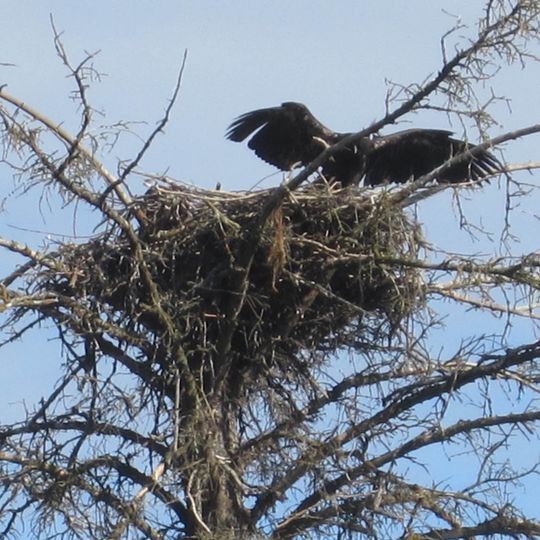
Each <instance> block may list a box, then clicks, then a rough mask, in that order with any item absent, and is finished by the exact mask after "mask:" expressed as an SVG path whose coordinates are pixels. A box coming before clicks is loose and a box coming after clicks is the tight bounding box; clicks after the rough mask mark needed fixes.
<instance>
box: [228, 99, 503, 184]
mask: <svg viewBox="0 0 540 540" xmlns="http://www.w3.org/2000/svg"><path fill="white" fill-rule="evenodd" d="M349 135H351V134H350V133H338V132H335V131H332V130H330V129H328V128H327V127H326V126H324V125H323V124H321V122H319V121H318V120H317V119H316V118H315V117H314V116H313V114H311V112H310V111H309V109H308V108H307V107H306V106H305V105H303V104H302V103H295V102H286V103H283V104H282V105H281V106H279V107H270V108H266V109H258V110H255V111H251V112H248V113H245V114H243V115H241V116H239V117H238V118H237V119H236V120H234V122H233V123H232V124H231V125H230V126H229V129H228V131H227V138H228V139H230V140H232V141H235V142H241V141H243V140H245V139H247V138H248V137H249V141H248V146H249V148H251V149H252V150H253V151H254V152H255V153H256V154H257V156H259V157H260V158H261V159H263V160H264V161H267V162H268V163H270V164H272V165H274V166H276V167H278V168H279V169H281V170H283V171H289V170H291V169H293V168H294V167H297V166H305V165H307V164H309V163H311V162H312V161H313V160H314V159H315V158H316V157H317V156H319V155H320V154H321V152H322V151H323V150H324V149H325V148H326V147H328V146H331V145H333V144H336V143H337V142H339V141H341V140H342V139H344V138H345V137H347V136H349ZM474 148H475V145H473V144H469V143H467V142H466V141H462V140H459V139H455V138H453V137H452V132H450V131H445V130H440V129H407V130H404V131H398V132H396V133H392V134H390V135H384V136H373V137H364V138H361V139H359V140H356V141H355V142H353V143H351V144H349V145H346V146H345V147H344V148H343V149H340V150H339V151H337V152H336V153H334V154H333V155H332V156H331V157H330V158H329V159H328V160H327V161H326V162H325V163H323V165H322V168H321V173H322V174H323V176H324V177H325V178H326V179H327V180H328V181H329V182H339V183H340V184H341V185H342V186H349V185H356V184H358V183H360V181H361V180H362V179H363V181H364V184H365V185H369V186H377V185H380V184H385V183H390V182H397V183H404V182H407V181H409V180H414V179H417V178H419V177H421V176H423V175H425V174H428V173H430V172H431V171H433V170H434V169H436V168H437V167H439V166H440V165H443V164H444V163H445V162H446V161H448V160H449V159H451V158H452V157H454V156H456V155H459V154H462V153H465V154H467V157H466V158H465V159H463V160H460V161H459V163H456V164H455V165H451V166H450V167H449V168H447V169H446V170H445V171H444V172H443V173H442V174H441V175H440V177H438V178H437V180H438V181H439V182H446V183H452V184H454V183H460V182H469V181H478V180H481V179H483V178H485V177H487V176H490V175H493V174H496V173H497V172H499V171H500V170H501V166H500V163H499V162H498V161H497V159H496V158H495V156H494V155H493V154H492V153H491V152H489V151H487V150H481V151H478V152H475V153H474V154H472V153H470V150H472V149H474Z"/></svg>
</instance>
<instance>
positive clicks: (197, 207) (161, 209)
mask: <svg viewBox="0 0 540 540" xmlns="http://www.w3.org/2000/svg"><path fill="white" fill-rule="evenodd" d="M269 195H270V191H259V192H252V193H225V192H219V191H206V190H200V189H194V188H191V187H186V186H181V185H171V184H163V185H159V186H156V187H153V188H151V189H150V190H149V191H148V192H147V193H146V194H145V195H144V196H142V197H140V198H139V199H138V200H137V201H136V207H137V208H138V209H140V210H142V212H143V213H144V216H145V219H144V225H143V226H140V227H139V230H138V234H139V236H140V238H141V244H140V245H141V246H142V253H143V255H144V263H141V261H138V260H137V259H136V258H135V257H134V249H133V246H132V245H131V244H130V242H129V241H128V240H127V238H126V235H125V234H124V233H123V232H122V231H121V230H120V229H119V228H117V227H113V228H112V229H111V230H109V231H107V232H106V233H103V234H102V235H100V236H99V237H97V238H95V239H93V240H92V241H91V242H88V243H86V244H66V245H64V246H62V248H61V250H60V257H61V258H62V259H63V262H64V263H65V264H66V265H67V266H68V267H69V268H72V269H73V274H71V276H65V275H59V274H52V273H48V274H46V275H45V276H44V278H45V279H43V280H42V281H41V284H40V287H41V288H43V289H46V290H48V291H51V290H55V291H61V292H62V293H63V294H69V296H70V297H76V298H77V300H79V301H80V302H84V303H89V304H90V305H91V306H92V307H93V308H94V309H95V308H96V307H97V308H98V310H99V313H101V314H102V315H101V317H102V318H103V317H107V318H108V319H109V320H111V321H112V322H114V323H115V324H116V325H121V326H122V327H123V328H126V329H129V330H130V331H131V332H133V331H136V332H140V333H143V335H144V336H145V337H149V335H152V336H151V337H152V338H153V341H154V342H155V338H156V337H157V338H158V339H161V338H162V337H163V336H164V335H165V334H166V333H167V332H168V333H170V332H171V329H170V328H165V327H164V326H163V324H162V322H161V321H160V319H159V317H158V316H157V315H156V310H155V309H154V308H152V302H151V297H150V294H149V290H148V287H147V285H146V284H145V280H144V279H143V278H142V277H141V276H142V271H141V264H144V265H146V267H147V268H148V269H149V270H150V273H151V276H152V279H153V281H154V282H155V284H156V286H157V290H158V291H159V296H160V309H163V310H164V312H166V313H167V314H168V315H169V316H170V318H171V320H173V321H174V325H175V328H174V332H175V335H176V336H181V342H182V346H183V349H184V350H185V351H187V352H188V355H189V357H190V358H191V359H192V360H193V361H196V362H197V363H198V365H200V363H201V362H202V361H203V360H202V357H203V356H204V355H206V356H208V354H210V355H212V354H213V353H215V352H216V351H215V345H216V343H217V341H218V339H219V335H220V332H221V331H222V329H223V324H224V322H225V318H226V313H227V309H226V306H227V303H228V302H230V301H231V297H232V295H238V294H241V293H242V291H239V290H232V285H231V283H233V281H234V279H233V278H234V276H235V275H236V273H237V272H238V271H239V270H241V269H239V268H238V260H239V256H240V255H241V254H242V253H243V250H245V249H246V242H245V239H246V233H248V232H250V231H252V230H253V228H254V227H255V225H256V223H257V220H258V216H259V215H260V211H261V208H262V207H263V205H264V203H265V202H266V200H267V198H268V196H269ZM419 236H420V235H419V232H418V230H417V226H416V225H415V224H414V223H412V222H411V221H410V220H409V219H408V218H407V216H406V215H405V214H404V212H403V211H402V210H401V209H400V208H399V207H397V206H396V205H395V204H392V203H391V199H390V198H389V197H388V195H387V194H385V193H384V192H374V191H373V190H363V191H362V190H360V189H357V188H354V189H353V188H349V189H343V190H331V189H329V188H328V187H326V186H309V187H308V188H305V189H304V190H299V191H296V192H294V193H292V194H290V196H289V197H288V198H286V199H285V200H284V201H283V202H282V204H281V205H280V207H279V208H278V210H276V211H275V212H274V213H273V214H272V216H271V218H270V219H269V220H268V222H267V223H266V225H265V227H264V228H263V230H262V236H261V238H260V241H259V242H258V244H257V248H256V252H255V255H254V258H253V263H252V266H251V268H250V270H249V272H248V274H247V280H246V282H245V283H244V284H245V286H246V296H245V301H244V302H243V304H242V307H241V309H240V311H239V312H238V314H237V325H236V327H235V330H234V333H233V335H232V340H231V348H230V351H231V354H232V355H234V358H235V360H234V362H236V364H235V365H236V366H241V367H242V368H245V367H246V366H248V365H253V364H258V365H259V368H260V367H261V366H278V367H285V366H289V369H290V365H291V362H293V363H294V362H297V363H298V362H301V363H302V365H304V366H305V365H306V364H305V362H313V361H314V359H317V358H322V357H324V355H325V353H327V352H329V351H336V349H338V348H339V347H344V346H345V347H352V348H354V349H356V350H360V351H365V350H367V349H370V348H373V347H375V346H377V347H380V346H381V343H384V339H385V338H387V337H389V336H390V335H391V334H392V332H394V331H395V329H396V327H397V326H398V325H399V324H400V321H402V319H403V318H404V317H407V316H408V315H410V314H411V313H412V312H413V311H415V310H416V309H417V308H418V307H419V304H420V303H421V301H422V297H421V294H420V291H421V287H420V284H421V280H420V279H419V275H418V272H417V270H414V269H411V267H410V266H408V265H406V264H400V262H399V261H405V260H411V259H412V258H415V257H416V255H417V250H418V246H419ZM73 276H77V277H76V279H73ZM228 316H229V317H230V314H229V315H228ZM229 322H230V321H229ZM297 365H298V364H297Z"/></svg>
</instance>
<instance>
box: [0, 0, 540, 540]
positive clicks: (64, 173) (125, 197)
mask: <svg viewBox="0 0 540 540" xmlns="http://www.w3.org/2000/svg"><path fill="white" fill-rule="evenodd" d="M539 25H540V2H538V1H537V0H514V1H510V0H489V1H487V2H486V6H485V12H484V16H483V18H482V19H481V20H480V21H479V24H478V28H477V34H476V37H475V38H474V39H471V40H470V41H468V42H467V41H464V38H463V40H461V41H459V39H458V38H457V37H456V35H457V34H456V32H449V33H448V35H446V36H445V37H444V38H443V40H442V45H443V46H442V65H441V69H440V71H439V72H438V73H437V74H436V75H434V76H433V77H431V78H430V79H428V80H426V81H425V82H424V83H422V84H418V85H410V86H400V85H398V84H392V85H391V86H390V87H389V93H388V96H387V114H386V116H385V117H384V118H382V119H381V120H380V121H378V122H375V123H374V124H373V125H371V126H370V127H369V128H367V129H365V130H363V131H362V132H360V133H358V134H355V135H352V136H351V137H350V138H349V139H347V140H345V141H342V142H340V143H339V144H337V145H334V146H332V147H329V148H328V149H326V150H325V151H324V152H322V154H321V155H320V156H319V157H318V158H317V159H316V160H315V161H314V162H313V163H311V164H310V165H309V166H308V167H306V168H305V169H304V170H303V171H302V172H300V173H299V174H297V175H296V176H294V177H293V178H292V179H290V180H289V181H288V182H286V183H284V184H283V185H281V186H279V187H276V188H274V189H270V190H266V191H256V192H241V193H238V192H237V193H227V192H222V191H209V190H202V189H196V188H193V187H187V186H183V185H181V184H178V183H174V182H171V181H169V180H167V179H165V178H154V180H155V182H154V186H153V187H152V188H151V189H149V190H148V191H147V192H146V193H145V194H143V195H139V196H134V195H132V194H130V193H129V191H128V190H127V189H126V187H125V181H126V179H127V178H128V177H129V176H130V175H132V174H133V173H135V172H138V174H140V171H138V167H139V164H140V161H141V159H142V157H143V156H144V153H145V152H146V150H147V149H148V148H149V146H150V144H151V143H152V140H153V139H154V137H155V136H156V135H157V134H158V133H159V132H160V130H161V129H162V128H163V127H164V126H165V124H166V123H167V121H168V118H169V114H170V112H171V108H172V105H173V103H174V100H175V98H176V96H177V94H178V91H179V88H180V81H181V77H182V70H181V71H180V74H179V78H178V84H177V86H176V89H175V91H174V95H173V96H172V99H171V102H170V104H169V106H168V108H167V109H166V111H165V115H164V117H163V119H162V121H161V122H160V123H159V124H158V126H157V127H156V129H155V130H154V131H153V132H152V133H151V134H150V136H149V137H148V138H147V139H146V142H145V143H144V145H143V146H142V148H141V150H140V152H139V153H138V154H137V156H136V157H135V159H133V160H132V161H131V162H129V163H127V164H126V163H124V164H123V167H122V168H121V170H120V172H119V173H118V174H113V173H111V172H109V171H107V170H106V168H105V167H104V166H103V165H102V163H101V162H100V161H99V159H98V157H97V156H98V155H99V152H98V150H99V147H100V144H102V140H101V139H99V138H98V137H96V135H95V132H94V131H93V130H92V129H91V128H92V127H93V125H92V116H93V114H92V113H93V111H92V108H91V105H90V103H89V102H88V100H87V95H86V89H87V85H88V84H89V82H90V81H91V79H92V78H93V76H94V74H95V72H94V71H93V68H92V64H91V61H92V57H87V58H85V59H84V60H83V61H82V62H81V63H80V64H78V65H73V64H72V63H71V62H70V59H69V58H68V55H67V53H66V51H65V50H64V48H63V45H62V43H61V41H60V39H59V36H58V34H57V33H56V32H55V35H56V41H55V42H56V46H57V52H58V55H59V57H60V58H61V60H62V62H63V63H64V64H65V66H66V68H67V69H68V70H69V73H70V75H71V76H72V77H73V81H74V83H75V94H76V97H77V99H78V100H79V102H80V105H81V109H80V110H81V120H80V128H79V131H78V133H77V134H75V135H71V134H69V133H67V132H66V131H65V130H64V129H63V128H61V127H60V125H59V124H58V123H56V122H53V121H51V120H49V119H48V118H47V117H46V116H45V115H43V114H42V113H41V112H39V111H36V110H34V109H32V108H31V107H29V106H28V105H27V104H25V103H23V102H22V101H21V100H19V99H17V98H16V97H14V96H11V95H9V94H7V93H6V92H5V91H3V90H2V91H1V92H0V100H1V109H0V115H1V118H2V134H1V135H2V142H3V160H4V162H5V163H7V164H9V165H10V166H11V167H12V168H13V171H14V173H15V175H16V178H17V180H18V182H20V185H21V186H23V188H24V189H29V188H31V187H34V186H40V187H42V188H43V189H47V190H51V189H52V190H56V191H57V192H58V193H59V194H60V195H61V196H62V197H63V198H64V201H65V202H66V204H72V205H77V204H83V203H84V204H86V205H88V206H89V207H91V208H92V209H94V210H97V214H98V216H99V221H100V222H101V228H100V229H99V231H100V232H98V233H97V234H96V235H95V236H94V237H93V238H92V239H91V240H88V241H84V242H65V243H63V244H61V245H57V246H55V247H45V248H40V249H37V248H31V247H28V246H26V245H23V244H21V243H19V242H16V241H14V240H12V239H10V238H0V245H1V246H2V247H3V248H4V249H5V250H9V251H11V252H14V253H16V254H17V255H19V256H21V257H22V258H23V259H24V263H23V264H21V265H19V266H17V267H15V268H13V269H12V271H11V272H10V273H8V275H5V276H4V277H3V279H2V281H1V282H0V310H1V311H2V314H3V321H2V329H3V335H4V338H3V339H4V340H3V342H2V343H3V345H6V344H8V343H12V342H14V341H16V340H20V339H24V338H25V336H26V335H27V334H28V332H29V330H30V329H32V328H34V327H36V326H39V325H40V324H42V323H44V322H48V323H49V324H52V325H54V327H55V328H56V330H57V333H58V336H59V340H60V343H61V351H60V353H61V355H62V357H63V359H64V364H63V366H64V367H63V375H62V377H61V379H60V380H59V381H58V383H57V384H56V385H55V387H54V388H52V389H51V390H50V393H49V395H48V396H45V397H43V398H42V399H41V400H40V401H39V402H37V403H36V404H35V405H34V406H33V407H28V408H27V414H26V417H24V418H21V420H20V421H18V422H16V423H14V424H12V425H4V426H2V428H1V430H0V442H1V447H0V478H1V480H2V483H1V485H2V488H1V491H0V521H1V524H2V532H1V533H0V534H1V535H2V536H6V537H10V536H11V537H17V535H18V532H19V531H21V530H23V529H24V528H25V527H26V528H27V529H26V530H28V529H30V530H31V531H32V533H33V534H34V535H35V536H37V537H39V538H53V537H54V538H100V539H101V538H111V539H114V538H118V539H119V538H151V539H161V538H163V539H165V538H256V537H268V538H276V539H277V538H301V537H305V538H309V537H332V538H333V537H336V538H346V537H347V538H408V539H410V540H412V539H451V538H472V537H491V538H495V537H501V538H502V537H512V538H517V537H524V538H534V537H538V536H540V523H539V522H538V521H535V520H534V517H533V516H527V515H526V514H525V513H524V511H523V508H521V507H520V506H519V505H518V504H516V503H515V502H514V496H515V489H516V486H518V485H519V483H520V482H527V481H528V480H529V479H530V478H533V477H535V476H536V475H537V473H538V466H537V465H533V466H531V467H528V468H527V467H525V468H524V467H523V466H522V464H520V463H519V462H518V463H514V462H512V460H510V459H508V449H509V448H510V449H511V448H513V447H515V445H518V444H523V441H527V440H531V441H535V442H536V441H537V438H536V434H535V431H534V430H535V427H536V425H537V422H538V420H539V419H540V411H539V410H538V408H537V404H536V403H535V400H534V396H535V395H536V392H537V391H538V386H537V385H538V380H539V377H540V373H539V371H538V359H539V358H540V342H538V341H532V342H530V343H529V342H526V343H522V344H520V345H519V346H516V347H513V348H507V347H505V346H504V336H502V335H498V336H491V337H490V338H489V339H488V338H486V336H483V335H478V336H477V337H476V338H475V339H472V340H470V341H469V342H467V343H461V344H460V345H459V346H458V347H457V349H456V351H455V353H454V354H452V355H451V356H446V357H442V356H440V355H436V354H433V352H432V347H431V346H430V344H431V341H430V340H431V337H432V335H433V334H432V332H433V331H434V329H435V327H436V325H437V324H438V322H439V320H438V314H437V309H436V300H438V299H440V298H441V297H442V298H445V299H447V300H449V301H452V302H453V303H455V305H456V306H458V307H459V306H463V307H466V308H467V307H474V308H475V309H478V310H480V311H481V312H485V313H486V314H488V313H496V314H503V315H504V316H505V317H507V319H508V321H512V320H514V319H515V318H524V319H526V320H528V321H530V322H531V324H534V323H535V321H537V320H538V318H539V317H540V314H539V313H538V309H537V308H538V304H537V301H538V289H539V283H540V275H539V271H538V268H539V267H540V257H539V256H538V253H530V254H525V255H519V256H515V255H511V254H510V255H508V256H504V257H501V256H498V255H493V256H478V255H474V256H473V255H462V256H456V255H445V254H444V252H443V251H442V249H439V248H437V247H434V246H432V245H431V244H429V243H428V242H427V241H426V240H425V238H424V234H423V231H422V228H421V226H420V225H419V223H417V221H416V219H415V215H414V213H413V212H411V208H413V206H414V205H421V204H422V203H423V201H424V200H425V199H427V198H428V197H432V196H434V195H435V194H436V193H438V192H440V191H443V190H448V189H453V190H454V191H455V193H456V196H458V197H459V193H460V191H461V190H462V189H464V187H466V186H457V187H455V186H453V187H449V186H446V185H439V184H436V183H435V184H434V183H433V180H434V179H436V178H437V176H438V175H439V174H440V173H441V169H438V170H436V171H433V172H432V173H430V174H429V175H427V176H425V177H423V178H420V179H417V180H415V181H414V182H411V183H409V184H406V185H402V186H399V187H392V186H389V187H388V188H385V189H376V190H370V189H365V188H355V187H353V188H347V189H337V188H335V187H332V186H324V185H323V184H320V183H319V185H316V186H311V185H309V184H308V183H306V180H308V178H309V177H310V176H311V175H312V174H314V173H316V171H317V168H318V167H319V166H320V165H321V164H322V163H323V162H324V160H326V159H329V158H330V157H331V155H332V154H333V153H335V152H337V151H338V150H339V149H340V148H341V147H343V146H344V145H346V144H348V143H350V141H351V140H352V139H354V138H357V137H363V136H366V135H369V134H370V133H374V132H376V131H378V130H379V129H380V128H382V127H383V126H385V125H386V124H388V123H391V122H394V121H396V120H398V119H399V118H402V117H403V116H404V115H407V114H410V113H412V112H414V111H417V110H420V109H426V108H430V109H434V110H438V111H441V112H442V113H445V114H447V115H450V116H451V117H453V118H454V119H455V118H457V119H460V120H461V121H462V122H463V125H468V123H470V120H471V119H472V120H473V121H474V123H475V125H476V126H477V127H478V128H479V129H480V131H481V132H482V133H483V134H484V135H485V143H484V144H483V145H480V146H479V147H478V148H480V149H482V148H487V147H491V146H495V145H498V144H500V143H502V142H505V141H510V140H513V139H515V138H517V137H525V136H529V135H532V134H534V133H537V132H538V131H540V125H532V126H524V127H523V129H521V130H519V131H513V132H508V133H502V134H501V135H498V136H496V137H494V136H493V137H492V138H488V136H487V129H488V128H489V129H491V128H493V126H495V125H496V119H495V118H493V117H492V116H491V114H490V106H491V105H492V103H493V96H490V97H489V98H488V99H487V101H482V100H481V99H480V97H479V94H478V92H477V90H478V89H479V88H480V83H481V82H483V83H485V81H487V80H489V79H490V78H491V77H492V76H493V75H494V73H495V72H496V71H497V70H498V69H503V68H504V66H506V65H508V64H512V63H515V62H522V63H527V62H533V61H535V60H536V59H535V58H534V57H533V55H532V53H531V51H532V50H533V45H536V43H535V42H537V41H538V38H539V37H540V27H539ZM454 30H457V29H454ZM456 40H457V41H456ZM450 43H453V44H454V47H453V52H450V50H449V44H450ZM459 159H461V158H460V156H456V157H455V158H452V160H450V161H449V162H447V163H446V164H445V165H443V167H449V166H451V164H452V163H455V162H456V161H457V160H459ZM531 159H535V156H531ZM536 167H537V164H536V163H535V162H531V163H528V164H526V165H519V164H513V165H512V164H508V165H507V167H506V169H507V173H506V176H504V179H503V181H505V182H507V183H508V185H510V186H513V188H515V191H516V192H518V194H524V193H525V186H524V185H523V184H522V183H520V181H519V179H517V178H516V177H511V176H510V173H511V172H513V171H516V170H519V169H521V168H528V169H531V170H534V169H535V168H536ZM148 177H149V178H150V176H148ZM480 189H481V186H480ZM465 217H466V216H465ZM511 217H512V211H511V204H508V208H507V220H508V222H510V220H511ZM494 394H497V395H499V394H501V395H502V396H503V398H502V400H501V402H500V403H498V404H497V407H493V406H492V400H493V396H494ZM520 395H521V396H522V401H521V402H519V408H516V409H515V408H514V407H515V401H514V400H513V396H520ZM465 405H466V410H467V416H466V418H463V414H462V411H463V408H464V406H465ZM460 411H461V412H460ZM520 441H521V442H520ZM450 448H453V449H457V450H456V453H459V454H461V455H469V456H471V464H470V467H471V469H473V470H474V472H473V474H472V477H473V478H472V480H471V481H470V482H469V483H468V484H465V485H464V484H462V485H461V486H457V484H456V483H455V482H453V480H452V474H451V473H448V474H446V475H444V476H443V477H441V476H440V475H438V474H437V472H436V471H435V470H433V469H431V467H432V466H433V464H434V463H436V460H435V462H434V461H433V460H430V458H429V457H426V451H428V450H430V449H433V450H434V451H436V452H438V453H440V454H441V455H442V454H443V453H444V452H449V453H451V452H452V451H450V450H449V449H450ZM473 458H474V459H473ZM421 470H423V471H424V472H426V473H427V474H424V475H423V476H422V475H420V474H419V473H418V471H421Z"/></svg>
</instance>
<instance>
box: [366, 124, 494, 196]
mask: <svg viewBox="0 0 540 540" xmlns="http://www.w3.org/2000/svg"><path fill="white" fill-rule="evenodd" d="M451 135H452V132H450V131H445V130H439V129H409V130H405V131H400V132H397V133H393V134H392V135H387V136H384V137H379V138H378V139H376V141H375V148H374V150H373V151H372V152H371V153H370V154H369V156H368V158H367V163H366V178H365V183H366V185H371V186H375V185H379V184H382V183H385V182H398V183H403V182H407V181H408V180H412V179H415V178H419V177H420V176H423V175H424V174H428V173H429V172H431V171H432V170H433V169H436V168H437V167H439V166H440V165H442V164H443V163H444V162H445V161H447V160H449V159H450V158H452V157H454V156H456V155H458V154H461V153H463V152H466V151H467V150H471V149H473V148H475V145H473V144H469V143H467V142H465V141H462V140H459V139H454V138H452V137H451ZM500 170H501V165H500V163H499V162H498V161H497V159H496V158H495V156H494V155H493V154H491V153H490V152H488V151H487V150H484V151H481V152H479V153H477V154H475V155H474V156H472V155H471V156H469V157H468V158H467V159H466V160H465V161H462V162H461V163H459V164H457V165H454V166H453V167H450V168H449V169H448V170H447V171H445V172H444V173H443V175H442V176H441V178H438V181H439V182H449V183H458V182H467V181H470V180H472V181H475V180H480V179H482V178H483V177H485V176H488V175H490V174H494V173H496V172H498V171H500Z"/></svg>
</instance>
